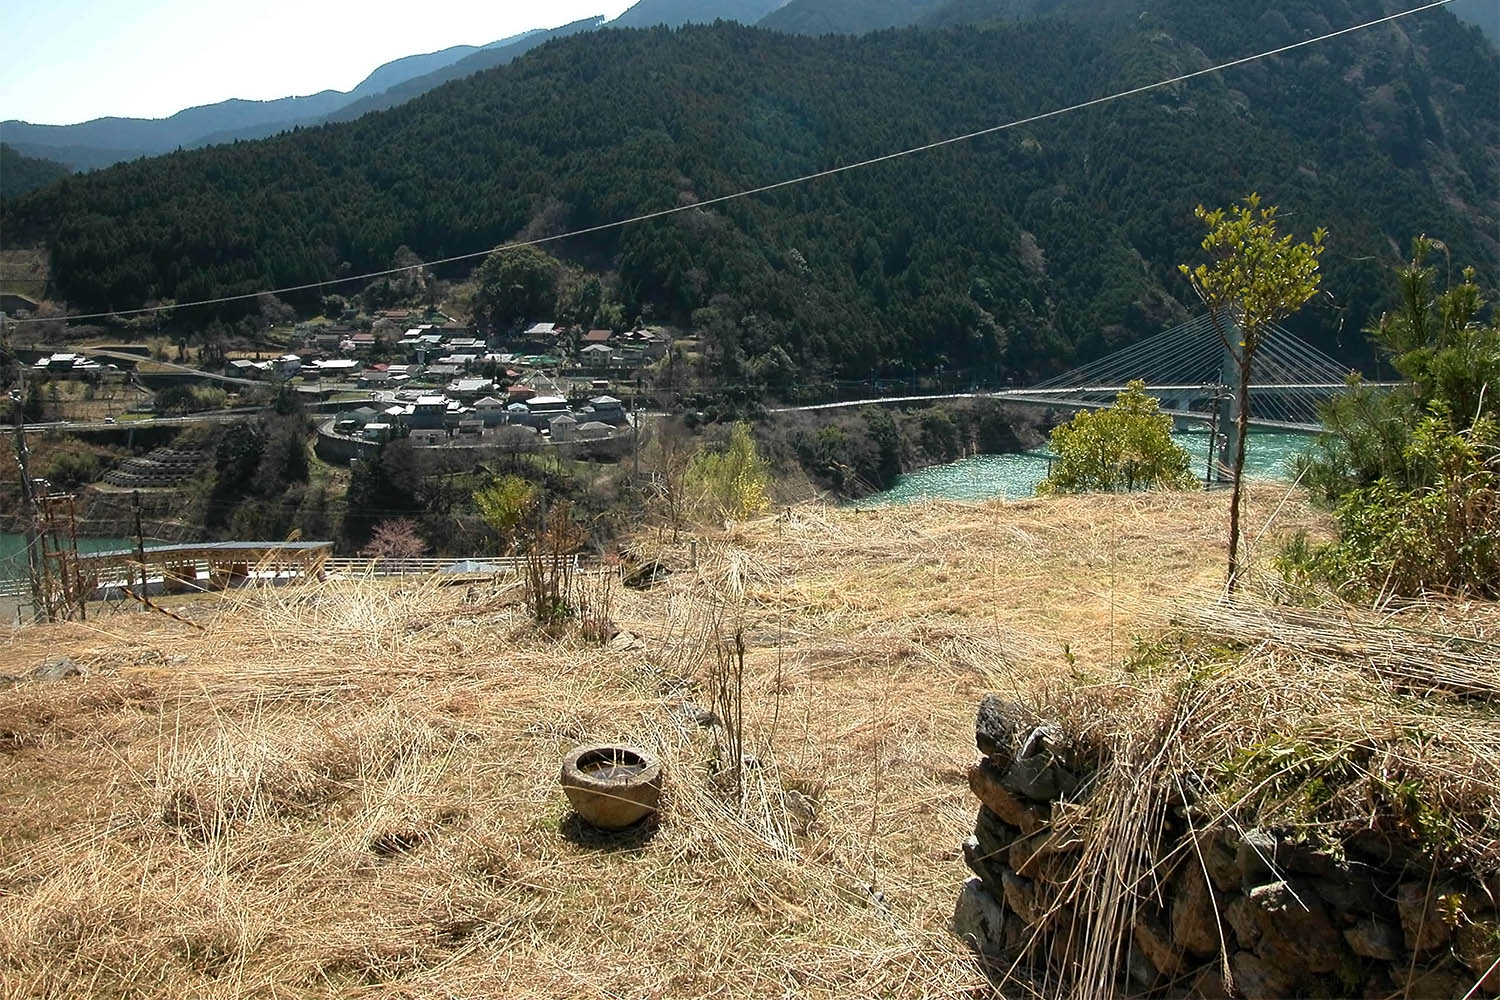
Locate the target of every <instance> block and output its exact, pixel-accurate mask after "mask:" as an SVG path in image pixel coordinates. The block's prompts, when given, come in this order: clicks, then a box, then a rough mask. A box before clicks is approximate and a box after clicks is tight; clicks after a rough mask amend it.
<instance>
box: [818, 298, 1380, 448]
mask: <svg viewBox="0 0 1500 1000" xmlns="http://www.w3.org/2000/svg"><path fill="white" fill-rule="evenodd" d="M1228 333H1229V339H1230V341H1231V342H1230V343H1229V344H1225V343H1224V341H1223V339H1221V338H1220V336H1219V334H1218V332H1217V331H1216V329H1215V328H1214V324H1213V320H1212V319H1211V318H1210V317H1209V316H1207V315H1203V316H1199V317H1196V318H1194V319H1190V320H1188V321H1187V322H1186V323H1182V324H1180V325H1178V326H1174V327H1172V328H1171V329H1169V330H1166V331H1163V332H1162V333H1159V334H1156V335H1155V336H1152V337H1148V338H1146V339H1145V340H1142V341H1139V342H1138V343H1135V344H1132V345H1130V346H1129V347H1126V348H1125V349H1123V350H1120V351H1117V352H1115V353H1114V354H1111V355H1109V356H1107V357H1104V358H1100V359H1099V360H1097V361H1093V362H1090V363H1089V364H1086V365H1081V366H1079V367H1078V368H1074V369H1073V370H1072V371H1068V372H1064V373H1063V374H1061V375H1058V376H1057V377H1055V378H1051V379H1048V380H1046V381H1045V382H1039V383H1037V384H1036V385H1034V386H1028V387H1025V388H1017V389H1002V390H1000V391H999V392H986V393H977V392H976V393H959V394H954V395H953V396H951V397H949V396H928V397H923V396H910V397H898V398H889V397H888V398H885V399H879V400H862V401H856V402H850V403H826V404H822V405H819V406H806V407H795V409H803V410H821V409H837V408H841V407H846V406H859V405H868V404H870V403H882V404H886V405H890V404H896V405H899V404H900V403H902V402H921V401H924V400H933V399H941V398H955V399H956V398H975V397H981V396H982V397H985V398H990V399H1004V400H1008V401H1010V402H1015V403H1034V404H1036V405H1039V406H1046V407H1049V408H1056V409H1075V410H1093V409H1107V408H1108V407H1110V406H1111V405H1113V404H1114V401H1115V397H1116V396H1118V395H1119V394H1120V393H1122V392H1124V391H1125V390H1126V388H1127V386H1128V384H1129V383H1131V382H1135V381H1140V382H1144V383H1145V385H1146V393H1147V394H1148V395H1150V396H1155V397H1156V398H1157V399H1159V400H1160V401H1161V410H1162V412H1163V413H1166V414H1169V415H1170V416H1172V417H1173V418H1175V419H1176V420H1178V421H1179V422H1182V421H1190V422H1194V423H1202V424H1205V425H1208V427H1209V428H1211V429H1212V430H1213V431H1214V432H1215V433H1217V434H1218V435H1219V445H1220V448H1219V454H1220V461H1221V464H1222V465H1224V466H1228V465H1229V464H1230V461H1231V457H1232V455H1233V453H1234V445H1235V429H1236V426H1237V424H1236V421H1237V418H1238V416H1239V413H1240V408H1241V407H1242V406H1243V405H1244V400H1241V399H1239V398H1237V396H1238V392H1239V366H1238V360H1237V359H1238V351H1239V349H1240V348H1239V344H1238V331H1237V330H1235V329H1233V328H1232V327H1231V328H1230V329H1229V330H1228ZM1355 375H1358V372H1356V371H1355V370H1354V369H1351V368H1350V367H1349V366H1348V365H1345V364H1343V363H1341V362H1339V361H1338V360H1336V359H1334V358H1332V357H1330V356H1329V355H1327V354H1325V353H1324V352H1322V351H1320V350H1318V349H1317V348H1316V347H1313V346H1312V345H1311V344H1309V343H1307V342H1306V341H1303V340H1301V339H1299V338H1298V337H1296V336H1294V335H1292V334H1291V333H1288V332H1287V331H1286V330H1285V329H1284V328H1282V327H1280V326H1277V325H1274V324H1273V325H1272V326H1271V327H1270V328H1269V329H1267V330H1266V331H1265V332H1264V333H1263V334H1262V335H1261V341H1260V346H1259V348H1258V349H1257V351H1256V354H1255V359H1254V368H1253V371H1252V374H1251V379H1250V390H1251V391H1250V393H1249V397H1250V398H1249V413H1248V418H1249V419H1248V423H1249V426H1250V427H1251V428H1257V429H1263V430H1282V431H1299V432H1303V433H1315V432H1317V431H1319V430H1321V429H1322V421H1321V419H1320V416H1319V410H1320V408H1321V407H1322V406H1323V404H1324V403H1326V402H1328V401H1329V400H1330V399H1332V398H1333V397H1335V396H1338V395H1341V394H1342V393H1345V392H1348V391H1349V382H1350V378H1351V377H1352V376H1355ZM1361 384H1362V385H1364V386H1369V387H1375V388H1389V387H1391V386H1394V385H1396V384H1397V383H1394V382H1361Z"/></svg>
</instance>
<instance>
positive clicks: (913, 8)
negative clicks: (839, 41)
mask: <svg viewBox="0 0 1500 1000" xmlns="http://www.w3.org/2000/svg"><path fill="white" fill-rule="evenodd" d="M943 4H944V0H791V2H790V3H788V4H787V5H786V6H784V7H782V8H780V9H779V10H775V11H773V12H771V13H770V14H768V15H766V17H765V18H764V19H763V20H762V21H761V22H760V27H762V28H768V29H770V30H772V31H786V32H790V33H792V34H796V35H862V34H864V33H866V32H869V31H880V30H881V29H883V28H904V27H906V26H908V25H912V24H916V23H917V21H918V20H920V19H921V18H922V17H924V16H926V15H928V14H930V13H932V12H933V11H935V10H937V9H938V8H940V7H942V6H943Z"/></svg>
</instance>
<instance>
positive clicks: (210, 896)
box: [0, 490, 1317, 998]
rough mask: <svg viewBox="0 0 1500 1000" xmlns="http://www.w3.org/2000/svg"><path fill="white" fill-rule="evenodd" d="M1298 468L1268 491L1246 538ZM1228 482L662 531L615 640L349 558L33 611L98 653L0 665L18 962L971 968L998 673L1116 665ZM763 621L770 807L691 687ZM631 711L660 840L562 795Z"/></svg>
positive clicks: (58, 975) (434, 979) (25, 642)
mask: <svg viewBox="0 0 1500 1000" xmlns="http://www.w3.org/2000/svg"><path fill="white" fill-rule="evenodd" d="M1282 499H1283V494H1282V493H1280V492H1278V491H1272V490H1257V491H1255V492H1253V494H1252V505H1251V517H1250V518H1249V523H1250V524H1251V526H1252V534H1253V530H1254V529H1255V528H1258V527H1259V526H1260V525H1261V524H1262V523H1264V522H1265V520H1266V519H1267V518H1268V517H1269V516H1270V514H1271V512H1272V511H1273V510H1275V509H1277V506H1278V504H1279V502H1280V501H1281V500H1282ZM1223 504H1224V499H1223V498H1221V497H1218V496H1213V497H1207V498H1205V497H1202V496H1196V495H1188V496H1167V495H1155V496H1144V495H1142V496H1128V497H1126V496H1114V497H1078V498H1060V499H1053V500H1048V501H1034V502H1025V503H995V504H987V505H931V506H926V507H920V508H902V509H891V510H882V511H876V512H868V513H858V514H856V513H853V512H849V511H835V510H828V509H823V508H798V509H796V510H793V511H792V512H790V514H789V515H787V516H785V517H782V518H778V519H768V520H766V521H762V522H757V523H755V524H751V525H746V526H741V527H739V528H738V529H736V530H734V531H732V532H731V533H728V534H723V535H716V536H713V537H707V538H701V539H700V540H699V541H698V545H697V563H696V565H694V564H693V563H692V562H691V557H690V554H689V553H690V549H689V545H688V544H687V541H686V540H684V543H683V544H682V545H680V546H675V547H669V548H665V549H663V551H662V552H661V553H660V554H661V556H662V558H663V559H664V560H665V561H667V562H668V563H669V564H670V565H672V566H674V567H676V569H677V572H675V573H674V574H673V576H672V578H671V580H670V582H668V583H667V584H665V585H663V586H661V587H658V588H657V589H655V590H653V591H650V592H647V593H636V592H631V591H626V592H623V593H620V594H618V595H617V598H616V610H615V618H616V621H617V622H618V623H619V624H620V625H621V627H623V628H624V629H625V630H627V633H628V636H627V637H626V638H625V639H623V640H617V641H616V642H615V643H614V644H613V645H611V646H608V647H606V646H600V645H593V644H587V643H584V642H582V641H579V640H575V639H566V638H565V639H562V640H552V639H547V638H543V637H540V636H538V635H537V634H535V633H534V632H533V631H531V630H530V629H529V627H528V626H527V625H526V623H525V621H524V612H523V610H522V609H521V608H520V607H519V602H518V600H517V598H516V595H515V594H514V593H513V592H507V591H506V590H505V589H504V588H500V589H499V590H496V591H494V592H490V591H488V590H486V591H484V592H483V593H480V592H477V591H467V592H466V591H465V590H463V589H462V588H441V587H438V586H436V585H420V586H419V585H407V586H403V587H396V588H393V587H390V586H384V585H375V584H365V583H360V582H331V583H328V584H324V585H319V586H313V587H307V588H300V589H295V590H293V589H288V590H284V591H275V592H268V593H259V594H243V595H240V596H234V597H222V598H213V599H205V600H203V601H200V602H199V603H197V604H195V605H194V606H193V607H192V608H191V609H190V610H189V611H188V613H189V614H191V615H192V616H193V618H194V619H195V621H197V622H198V623H199V624H201V625H202V626H203V631H201V632H200V631H198V630H195V629H192V628H189V627H187V626H185V625H183V624H180V623H177V622H173V621H171V620H168V619H166V618H164V617H161V616H150V615H143V614H118V615H115V616H103V617H100V616H97V615H96V616H92V617H91V618H90V621H89V622H88V624H87V625H86V626H85V625H80V624H72V625H65V626H56V627H50V628H37V629H28V630H24V631H21V632H18V633H15V634H13V635H12V636H11V637H10V638H9V642H8V644H7V645H5V646H4V647H0V662H3V663H4V664H6V665H7V666H6V667H4V668H0V669H7V670H9V671H11V672H15V671H19V670H24V669H25V668H26V667H27V666H29V665H30V664H32V663H35V662H37V661H38V660H40V659H42V658H43V657H44V656H47V655H56V654H62V653H66V654H68V655H70V656H72V657H73V658H74V659H75V660H77V661H78V662H79V663H80V664H82V665H83V666H84V667H85V668H86V670H87V671H88V676H87V678H86V679H84V680H82V681H73V682H58V683H56V684H51V685H42V684H33V683H25V684H21V685H19V686H17V687H15V688H13V689H11V690H9V691H4V692H0V803H3V806H0V810H3V811H0V983H3V984H4V991H3V992H4V993H5V995H6V996H15V997H72V996H81V995H90V996H101V997H124V996H131V997H182V996H200V997H247V996H277V997H321V996H329V997H332V996H338V997H350V996H357V997H365V996H369V997H387V996H388V997H398V996H399V997H439V996H444V997H446V996H479V995H485V996H506V997H632V998H633V997H716V996H717V997H741V996H746V997H783V996H799V997H857V998H863V997H870V998H874V997H893V998H894V997H932V998H937V997H943V998H949V997H959V996H965V995H981V994H982V993H983V992H984V991H985V990H986V989H987V986H986V983H985V980H984V978H983V976H982V975H981V974H980V970H979V969H978V968H977V966H976V965H975V963H974V961H973V959H972V958H971V956H970V955H969V954H968V953H967V952H966V951H965V950H964V948H963V947H962V946H961V945H960V944H959V943H958V942H957V941H955V940H954V939H952V937H951V936H950V935H949V934H948V933H947V930H946V924H947V918H948V916H949V914H950V913H951V910H952V906H953V902H954V899H955V896H956V893H957V889H958V886H959V884H960V883H961V882H962V881H963V879H964V876H965V872H964V869H963V864H962V861H961V859H960V857H959V853H958V849H957V848H958V844H959V842H960V840H961V839H962V838H963V836H964V835H965V834H966V833H967V832H968V829H969V827H970V826H971V825H972V822H973V816H974V806H973V804H972V801H971V799H970V796H969V793H968V790H967V786H966V784H965V780H964V768H965V766H966V765H967V764H968V763H969V762H970V761H971V760H972V758H973V755H974V750H973V742H972V740H973V714H974V709H975V705H976V703H977V702H978V700H979V698H980V697H981V695H982V694H983V693H984V692H987V691H991V690H1003V691H1008V692H1011V693H1014V694H1018V695H1023V696H1028V697H1037V698H1046V697H1054V698H1055V697H1061V696H1063V695H1064V694H1065V693H1066V692H1070V691H1075V690H1076V689H1078V688H1079V687H1080V686H1081V685H1085V684H1087V685H1098V684H1100V683H1103V682H1104V681H1101V678H1103V679H1106V680H1113V679H1115V678H1117V677H1118V674H1117V673H1116V672H1115V666H1114V665H1115V664H1116V663H1117V662H1118V661H1119V659H1120V658H1121V657H1122V656H1124V654H1125V653H1126V651H1127V650H1128V649H1129V645H1130V637H1131V633H1132V631H1133V630H1134V629H1136V628H1137V627H1138V626H1139V625H1140V624H1141V622H1142V620H1143V616H1148V615H1149V613H1156V612H1159V610H1160V608H1161V607H1163V606H1164V605H1170V604H1171V603H1172V602H1173V600H1174V598H1175V597H1176V596H1177V595H1187V594H1192V595H1200V594H1201V592H1202V591H1203V589H1204V588H1210V587H1212V586H1213V584H1214V583H1215V582H1216V581H1217V579H1218V577H1219V574H1220V573H1221V572H1222V562H1223V558H1224V555H1223V543H1222V538H1221V535H1222V527H1221V526H1222V524H1223ZM1278 525H1279V526H1280V527H1278V529H1276V530H1278V531H1279V530H1282V529H1283V528H1284V529H1291V528H1295V527H1314V528H1315V527H1316V526H1317V520H1316V518H1314V517H1313V516H1312V515H1311V514H1309V513H1308V512H1307V511H1306V510H1305V509H1304V508H1303V507H1301V506H1300V504H1298V503H1295V502H1294V503H1292V504H1290V505H1288V506H1286V507H1284V508H1282V509H1281V510H1280V514H1279V521H1278ZM642 547H649V543H648V542H646V541H643V542H642ZM1260 547H1261V548H1267V546H1266V545H1265V544H1262V545H1261V546H1260ZM1195 599H1197V598H1196V597H1195ZM736 631H741V632H743V634H744V636H745V639H746V642H747V644H748V647H749V650H750V652H749V657H748V661H747V664H746V668H747V677H746V695H745V706H744V711H745V717H746V741H747V751H748V752H749V753H751V754H753V755H754V756H755V758H756V760H757V763H758V766H756V767H753V768H751V769H749V770H748V771H747V772H746V773H747V788H746V801H745V807H744V809H743V811H742V812H738V811H736V810H735V809H734V808H733V807H732V806H731V805H729V804H728V802H727V801H726V799H725V798H724V797H723V796H722V795H721V794H719V793H718V791H717V790H716V786H715V783H714V782H713V781H712V780H711V779H710V773H709V772H710V762H711V760H712V759H713V758H714V755H715V752H716V750H715V745H716V741H715V739H714V737H713V735H712V733H711V732H710V731H709V730H706V729H703V728H701V727H699V726H698V725H697V724H696V723H694V722H693V721H692V720H691V718H689V717H688V715H687V714H686V713H684V712H683V711H682V710H681V709H682V705H681V703H682V702H683V701H685V700H695V701H697V702H698V703H699V704H701V705H706V704H708V700H709V698H708V695H707V693H706V692H704V691H703V690H702V684H703V681H704V678H705V676H706V673H707V670H708V663H709V661H710V660H711V659H712V644H713V642H714V641H716V639H717V638H723V637H726V636H728V635H731V634H733V633H734V632H736ZM630 636H633V637H636V638H633V639H632V638H629V637H630ZM1049 692H1050V694H1049ZM1080 697H1082V696H1080ZM1083 703H1089V699H1088V698H1086V697H1083ZM613 739H621V740H629V741H630V742H633V743H638V744H644V745H645V746H647V747H649V748H651V749H653V750H654V751H656V752H657V753H659V754H660V755H661V757H662V759H663V762H664V768H665V772H666V774H667V795H666V800H665V803H664V806H663V811H662V815H661V820H660V823H659V825H658V826H657V828H656V829H655V830H654V831H653V832H652V835H650V836H644V835H643V836H640V837H636V838H634V839H627V840H625V841H624V842H606V841H602V840H600V839H599V838H597V837H593V836H590V835H588V834H587V833H585V832H584V831H583V830H582V829H581V828H580V827H579V826H578V825H577V824H576V822H574V821H573V820H571V819H570V818H569V816H568V815H567V813H566V808H565V802H564V799H563V797H562V795H561V793H560V792H559V790H558V788H557V785H556V773H557V768H558V765H559V762H560V760H561V758H562V756H563V755H564V753H566V752H567V750H569V749H571V748H572V747H573V746H574V745H576V744H577V743H579V742H582V741H585V740H590V741H591V740H613ZM789 791H796V792H797V793H798V796H796V797H794V796H790V795H789V794H788V792H789ZM804 799H809V800H811V802H812V803H813V808H814V811H815V816H814V817H813V818H812V819H811V820H810V821H809V819H808V817H807V815H806V814H805V809H804V808H803V807H802V805H801V803H802V802H803V800H804Z"/></svg>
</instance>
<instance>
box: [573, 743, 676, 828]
mask: <svg viewBox="0 0 1500 1000" xmlns="http://www.w3.org/2000/svg"><path fill="white" fill-rule="evenodd" d="M559 780H560V781H561V782H562V787H563V791H564V792H565V793H566V794H567V796H568V801H569V802H570V803H572V806H573V808H574V809H575V810H576V811H577V812H578V815H579V816H581V817H582V818H583V820H584V822H586V823H588V824H589V825H590V826H595V827H598V828H599V829H601V830H623V829H625V828H626V827H628V826H634V825H635V824H636V823H639V822H640V821H641V820H643V819H645V818H646V817H647V816H650V815H652V814H654V813H655V812H656V805H657V802H658V801H660V799H661V764H660V763H659V762H658V761H657V760H656V759H655V758H654V757H652V756H651V755H650V754H648V753H646V751H644V750H642V749H640V748H639V747H632V746H614V745H607V744H604V745H594V746H584V747H579V748H578V749H577V750H574V751H573V752H572V753H570V754H568V756H567V757H566V758H565V759H564V760H563V765H562V775H561V778H560V779H559Z"/></svg>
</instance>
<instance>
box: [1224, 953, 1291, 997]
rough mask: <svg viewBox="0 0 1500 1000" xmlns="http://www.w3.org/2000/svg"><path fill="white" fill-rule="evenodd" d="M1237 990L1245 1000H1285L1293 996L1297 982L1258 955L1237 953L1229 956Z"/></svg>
mask: <svg viewBox="0 0 1500 1000" xmlns="http://www.w3.org/2000/svg"><path fill="white" fill-rule="evenodd" d="M1229 970H1230V972H1231V973H1233V974H1234V986H1235V990H1236V991H1237V992H1238V993H1239V994H1240V996H1242V997H1244V998H1245V1000H1283V998H1285V997H1288V996H1290V995H1291V994H1292V987H1293V986H1294V985H1295V980H1294V979H1293V978H1292V977H1291V976H1289V975H1288V974H1287V973H1286V971H1285V970H1283V969H1280V968H1277V967H1276V965H1275V964H1273V963H1271V962H1268V961H1267V960H1265V959H1263V958H1261V957H1260V956H1259V955H1256V954H1255V953H1254V952H1249V951H1237V952H1235V953H1234V954H1233V955H1231V956H1229Z"/></svg>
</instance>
